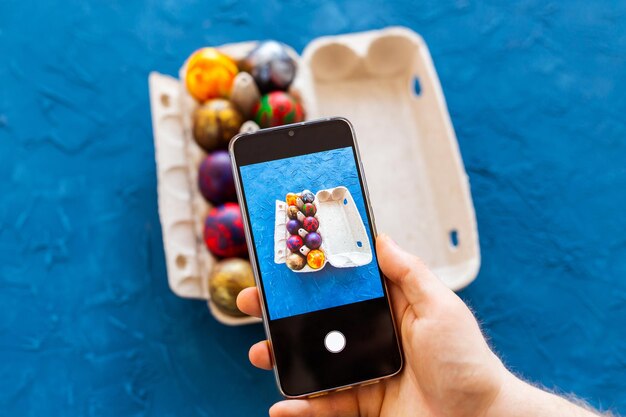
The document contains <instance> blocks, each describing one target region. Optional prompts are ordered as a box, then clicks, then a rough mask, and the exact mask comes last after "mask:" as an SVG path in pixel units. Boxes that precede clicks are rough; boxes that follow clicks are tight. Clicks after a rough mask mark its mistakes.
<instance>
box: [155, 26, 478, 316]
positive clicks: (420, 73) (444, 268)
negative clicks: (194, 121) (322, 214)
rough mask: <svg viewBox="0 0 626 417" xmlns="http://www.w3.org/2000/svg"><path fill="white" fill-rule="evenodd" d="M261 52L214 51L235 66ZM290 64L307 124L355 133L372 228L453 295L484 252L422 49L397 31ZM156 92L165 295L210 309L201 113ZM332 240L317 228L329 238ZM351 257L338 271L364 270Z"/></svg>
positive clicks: (333, 41)
mask: <svg viewBox="0 0 626 417" xmlns="http://www.w3.org/2000/svg"><path fill="white" fill-rule="evenodd" d="M257 44H258V42H256V41H253V42H242V43H234V44H228V45H222V46H218V49H220V50H221V51H222V52H224V53H226V54H227V55H229V56H231V57H233V58H234V59H235V60H237V61H239V60H241V59H243V58H244V57H245V56H246V55H247V54H248V52H249V51H250V50H252V48H254V47H255V46H256V45H257ZM290 53H291V54H292V56H293V57H294V58H296V59H297V60H298V70H297V74H296V79H295V80H294V83H293V84H292V87H291V89H290V93H291V94H293V95H294V96H296V97H298V98H299V99H300V100H301V102H302V105H303V107H304V109H305V110H306V115H307V118H308V119H317V118H324V117H331V116H343V117H346V118H347V119H348V120H350V121H351V122H352V124H353V125H354V128H355V133H356V136H357V139H358V144H359V148H360V154H361V157H362V163H363V167H364V170H365V172H366V174H367V179H368V180H369V181H368V188H369V194H370V200H371V202H372V210H373V213H374V214H375V216H376V219H377V222H376V226H377V228H378V229H379V230H381V231H384V232H385V233H388V234H389V235H391V236H393V238H394V240H396V241H397V242H398V243H399V244H400V245H401V246H403V247H405V248H406V249H407V250H409V251H410V252H413V253H415V254H417V255H419V256H420V257H421V258H422V259H423V260H424V261H425V262H426V263H427V264H428V265H429V266H430V267H431V268H433V270H434V271H435V273H436V274H437V275H438V276H439V278H440V279H441V280H442V281H443V282H444V283H445V284H446V285H448V286H449V287H450V288H452V289H454V290H459V289H461V288H463V287H465V286H466V285H468V284H469V283H470V282H472V280H474V278H475V277H476V275H477V273H478V269H479V267H480V247H479V244H478V230H477V226H476V218H475V214H474V207H473V204H472V198H471V194H470V190H469V181H468V178H467V174H466V172H465V169H464V167H463V161H462V160H461V155H460V152H459V148H458V144H457V140H456V136H455V134H454V130H453V128H452V123H451V121H450V116H449V114H448V110H447V107H446V102H445V99H444V96H443V93H442V90H441V86H440V84H439V79H438V77H437V73H436V71H435V67H434V65H433V62H432V59H431V57H430V53H429V51H428V48H427V46H426V44H425V43H424V41H423V40H422V38H421V37H420V36H419V35H417V34H416V33H415V32H413V31H411V30H409V29H406V28H401V27H391V28H386V29H382V30H376V31H371V32H363V33H354V34H346V35H339V36H330V37H322V38H317V39H315V40H313V41H312V42H311V43H310V44H309V45H307V46H306V48H305V49H304V52H303V54H302V56H301V57H298V56H297V54H296V53H295V52H294V51H293V50H292V51H290ZM185 66H186V63H185V65H183V67H182V68H181V70H180V73H179V74H180V77H181V80H184V73H185ZM149 86H150V103H151V110H152V124H153V133H154V145H155V157H156V164H157V177H158V184H157V188H158V200H159V201H158V202H159V217H160V219H161V225H162V230H163V244H164V249H165V260H166V264H167V275H168V281H169V285H170V288H171V289H172V291H173V292H174V293H176V294H177V295H179V296H181V297H188V298H200V299H206V300H208V299H209V294H208V285H206V284H207V283H206V281H207V279H208V276H209V274H210V272H211V270H212V268H213V266H214V264H215V263H216V262H217V260H216V259H215V258H214V257H213V256H212V255H211V254H210V253H209V252H208V251H207V249H206V247H205V246H204V242H203V237H202V229H203V220H204V216H205V215H206V213H207V212H208V210H209V209H210V208H211V207H210V205H208V204H207V203H206V202H205V201H204V199H203V198H202V196H201V195H200V193H199V191H198V190H197V169H198V165H199V163H200V161H201V160H202V157H203V156H204V152H203V151H202V150H201V149H200V148H199V147H198V146H197V145H196V144H195V142H194V140H193V136H192V133H191V114H192V112H193V110H194V109H195V108H196V107H197V106H198V104H197V102H196V101H195V100H194V99H193V98H192V97H191V96H190V95H189V94H188V92H187V90H186V87H185V83H184V81H182V82H181V81H180V80H178V79H176V78H173V77H170V76H166V75H161V74H158V73H154V72H153V73H151V74H150V77H149ZM247 128H249V129H251V130H254V129H256V128H257V127H256V126H255V125H248V126H247ZM318 198H320V200H321V199H323V198H324V197H323V196H322V195H319V197H318ZM402 213H405V215H403V214H402ZM326 229H327V227H326V226H323V225H322V221H321V220H320V231H321V234H322V233H323V234H322V238H323V239H327V236H326V233H327V230H326ZM281 233H283V234H284V233H285V229H284V225H283V229H282V230H281ZM331 233H332V232H331ZM324 246H326V242H324ZM283 248H285V246H284V245H283ZM326 250H327V251H332V250H333V248H326ZM347 253H348V254H349V255H346V259H344V260H340V258H341V257H342V256H343V255H337V254H335V256H333V262H335V260H336V262H337V263H343V264H348V263H350V262H354V263H355V264H359V263H362V262H364V261H363V260H360V259H359V256H361V252H359V251H356V253H352V252H349V251H348V252H347ZM328 261H329V262H330V260H329V259H328ZM331 264H332V263H331ZM208 303H209V306H210V308H211V311H212V312H213V314H214V315H215V317H216V318H217V320H219V321H221V322H223V323H225V324H231V325H238V324H247V323H253V322H258V320H257V319H254V318H238V317H231V316H227V315H225V314H223V313H221V312H220V311H219V310H217V309H216V308H215V306H213V305H212V303H211V301H210V300H209V301H208Z"/></svg>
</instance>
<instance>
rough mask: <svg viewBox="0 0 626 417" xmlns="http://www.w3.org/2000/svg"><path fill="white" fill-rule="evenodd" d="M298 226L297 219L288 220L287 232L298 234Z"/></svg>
mask: <svg viewBox="0 0 626 417" xmlns="http://www.w3.org/2000/svg"><path fill="white" fill-rule="evenodd" d="M299 228H300V222H299V221H298V220H293V219H292V220H289V221H288V222H287V230H288V231H289V233H291V234H292V235H297V234H298V229H299Z"/></svg>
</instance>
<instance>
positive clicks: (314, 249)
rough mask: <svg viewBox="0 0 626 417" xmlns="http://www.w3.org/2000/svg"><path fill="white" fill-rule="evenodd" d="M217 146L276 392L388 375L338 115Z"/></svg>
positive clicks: (386, 320) (317, 389) (359, 195)
mask: <svg viewBox="0 0 626 417" xmlns="http://www.w3.org/2000/svg"><path fill="white" fill-rule="evenodd" d="M229 151H230V155H231V160H232V163H233V171H234V177H235V184H236V188H237V193H238V197H239V201H240V206H241V211H242V215H243V218H244V228H245V231H246V239H247V243H248V249H249V253H250V261H251V264H252V267H253V270H254V274H255V278H256V281H257V286H258V288H259V292H260V296H261V306H262V310H263V319H264V320H263V322H264V325H265V331H266V334H267V338H268V340H269V343H270V351H271V353H272V356H273V363H274V374H275V376H276V381H277V384H278V388H279V390H280V392H281V394H282V395H283V396H285V397H288V398H299V397H308V396H314V395H321V394H323V393H326V392H328V391H332V390H340V389H346V388H348V387H352V386H354V385H358V384H367V383H373V382H376V381H378V380H380V379H382V378H386V377H390V376H393V375H395V374H397V373H398V372H400V370H401V369H402V353H401V347H400V343H399V340H398V336H397V332H396V329H395V325H394V320H393V316H392V310H391V308H390V304H389V299H388V293H387V288H386V285H385V277H384V276H383V274H382V272H381V270H380V268H379V266H378V261H377V258H376V245H375V244H374V239H375V237H376V228H375V225H374V216H373V214H372V208H371V204H370V201H369V196H368V191H367V186H366V182H365V177H364V175H363V169H362V167H361V160H360V158H359V152H358V147H357V144H356V139H355V135H354V129H353V128H352V125H351V124H350V122H348V121H347V120H346V119H343V118H330V119H322V120H314V121H309V122H304V123H297V124H292V125H286V126H281V127H276V128H271V129H262V130H259V131H257V132H254V133H246V134H241V135H238V136H236V137H234V138H233V139H232V140H231V142H230V146H229ZM390 169H392V166H390Z"/></svg>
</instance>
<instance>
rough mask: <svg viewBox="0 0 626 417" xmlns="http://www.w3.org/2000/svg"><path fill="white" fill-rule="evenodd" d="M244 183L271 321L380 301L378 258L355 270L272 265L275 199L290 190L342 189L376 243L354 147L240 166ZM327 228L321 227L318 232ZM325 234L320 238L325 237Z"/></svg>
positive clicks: (281, 198) (380, 288)
mask: <svg viewBox="0 0 626 417" xmlns="http://www.w3.org/2000/svg"><path fill="white" fill-rule="evenodd" d="M241 180H242V182H243V188H244V191H245V193H246V201H247V202H248V207H249V210H248V214H249V216H250V220H251V224H252V233H253V236H254V240H255V246H256V247H257V255H258V260H259V265H260V268H261V279H262V280H263V286H264V288H265V299H266V301H267V306H268V309H269V315H270V319H272V320H276V319H280V318H284V317H289V316H294V315H296V314H304V313H310V312H312V311H317V310H322V309H325V308H331V307H338V306H341V305H344V304H350V303H356V302H358V301H365V300H371V299H373V298H378V297H382V296H383V295H384V293H383V287H382V285H381V282H380V272H379V270H378V265H377V263H376V256H375V255H374V256H372V262H370V263H368V264H367V265H364V266H360V267H356V268H335V267H333V266H332V265H330V264H326V266H325V267H324V268H323V269H321V270H319V271H315V272H310V273H296V272H293V271H291V270H290V269H289V268H287V266H286V265H285V264H276V263H274V229H275V207H276V200H283V201H284V199H285V195H286V194H287V193H289V192H300V191H302V190H311V191H312V192H313V193H316V192H318V191H319V190H325V189H329V188H334V187H339V186H344V187H346V188H347V189H348V191H350V194H351V195H352V199H353V200H354V204H355V205H356V208H357V209H358V211H359V213H360V214H361V220H362V221H363V224H364V225H365V229H366V231H367V237H368V238H369V241H370V242H373V239H372V235H371V234H370V231H369V223H368V221H367V216H366V214H365V204H364V202H363V193H362V192H361V185H360V184H359V177H358V171H357V168H356V163H355V161H354V156H353V154H352V148H342V149H333V150H332V151H326V152H318V153H314V154H309V155H301V156H297V157H294V158H284V159H278V160H275V161H271V162H265V163H260V164H253V165H246V166H243V167H241ZM323 228H324V225H323V224H320V230H321V229H323ZM326 237H327V235H324V234H322V239H324V238H326Z"/></svg>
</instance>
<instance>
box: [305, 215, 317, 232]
mask: <svg viewBox="0 0 626 417" xmlns="http://www.w3.org/2000/svg"><path fill="white" fill-rule="evenodd" d="M302 227H304V230H306V231H307V232H309V233H310V232H315V231H316V230H317V228H318V227H320V222H319V221H318V220H317V219H316V218H315V217H312V216H309V217H305V218H304V221H303V222H302Z"/></svg>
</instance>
